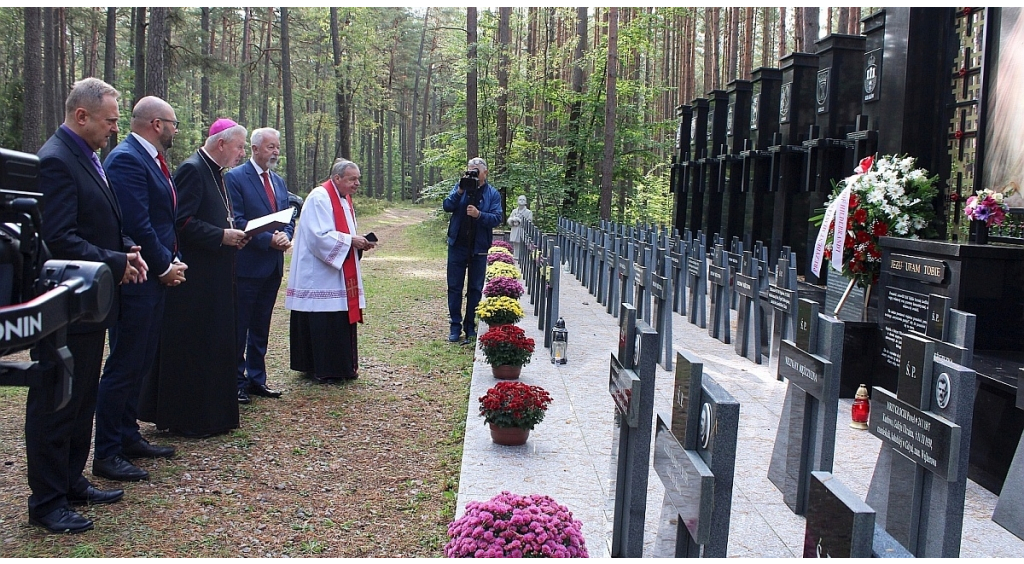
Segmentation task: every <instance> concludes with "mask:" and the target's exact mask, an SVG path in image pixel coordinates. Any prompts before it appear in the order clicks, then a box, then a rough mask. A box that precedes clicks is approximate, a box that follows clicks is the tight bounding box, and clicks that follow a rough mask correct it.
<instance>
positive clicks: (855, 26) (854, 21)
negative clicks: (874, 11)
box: [846, 7, 860, 35]
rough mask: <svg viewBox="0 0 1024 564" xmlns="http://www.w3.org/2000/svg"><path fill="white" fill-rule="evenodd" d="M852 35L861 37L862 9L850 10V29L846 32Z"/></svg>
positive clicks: (854, 8)
mask: <svg viewBox="0 0 1024 564" xmlns="http://www.w3.org/2000/svg"><path fill="white" fill-rule="evenodd" d="M846 33H849V34H850V35H860V8H859V7H853V8H850V29H849V30H848V31H847V32H846Z"/></svg>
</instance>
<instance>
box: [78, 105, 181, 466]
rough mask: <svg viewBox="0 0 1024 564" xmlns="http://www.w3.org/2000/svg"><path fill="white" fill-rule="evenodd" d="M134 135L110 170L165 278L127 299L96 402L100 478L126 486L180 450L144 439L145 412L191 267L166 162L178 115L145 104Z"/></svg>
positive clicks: (129, 291)
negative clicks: (183, 254)
mask: <svg viewBox="0 0 1024 564" xmlns="http://www.w3.org/2000/svg"><path fill="white" fill-rule="evenodd" d="M131 128H132V132H131V134H130V135H128V137H126V138H125V140H124V142H122V143H121V144H120V145H118V146H117V147H116V148H115V149H114V150H113V151H111V152H110V154H109V155H107V159H106V161H105V163H104V164H105V166H106V171H107V178H108V179H109V180H110V185H111V186H112V187H113V188H114V192H115V193H117V199H118V201H119V202H120V203H121V211H122V212H123V213H124V232H125V233H126V234H127V235H128V236H129V237H131V238H132V240H134V241H135V242H137V243H139V244H141V246H142V257H143V258H144V259H145V260H146V263H147V264H148V265H149V267H150V268H151V269H152V272H153V274H155V275H157V276H152V277H150V278H149V279H148V280H146V282H144V283H142V284H136V285H134V286H130V287H127V288H125V289H124V290H122V292H121V317H120V318H119V319H118V320H117V323H115V324H114V326H113V327H111V328H110V356H109V357H107V363H106V364H105V365H104V367H103V378H102V379H101V380H100V386H99V394H98V397H97V402H96V450H95V452H94V453H93V463H92V473H93V474H94V475H96V476H102V477H104V478H108V479H111V480H121V481H137V480H144V479H146V478H148V477H149V472H147V471H145V470H143V469H142V468H139V467H138V466H136V465H135V464H133V463H132V462H131V460H132V459H135V458H157V457H170V456H173V455H174V448H172V447H166V446H157V445H152V444H150V443H149V442H148V441H147V440H146V439H144V438H142V435H141V434H140V433H139V423H138V421H137V408H138V401H139V389H140V386H141V384H142V378H143V376H144V375H145V374H146V373H147V372H149V371H150V370H152V368H153V361H154V360H155V359H156V348H157V343H159V339H160V326H161V323H162V320H163V311H164V294H165V291H166V289H167V288H168V287H175V286H178V285H179V284H181V283H183V282H184V281H185V269H186V268H188V267H187V266H186V265H185V264H184V263H183V262H181V261H180V260H178V258H177V239H176V235H175V230H174V220H175V212H176V208H177V194H176V193H175V190H174V185H173V184H172V183H171V176H170V171H169V170H168V169H167V161H166V158H165V156H164V155H165V154H166V151H167V149H169V148H170V147H171V143H172V141H173V139H174V136H175V135H176V134H177V132H178V121H177V117H176V116H175V113H174V108H172V107H171V106H170V104H168V103H167V102H165V101H163V100H161V99H160V98H156V97H154V96H147V97H145V98H142V99H141V100H139V101H138V103H137V104H135V108H134V109H133V110H132V121H131Z"/></svg>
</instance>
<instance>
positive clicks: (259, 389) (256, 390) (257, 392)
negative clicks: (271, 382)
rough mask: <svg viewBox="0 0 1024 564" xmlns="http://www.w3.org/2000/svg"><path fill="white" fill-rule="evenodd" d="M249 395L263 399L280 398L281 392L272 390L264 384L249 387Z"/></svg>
mask: <svg viewBox="0 0 1024 564" xmlns="http://www.w3.org/2000/svg"><path fill="white" fill-rule="evenodd" d="M249 395H253V396H260V397H263V398H279V397H281V392H280V391H278V390H271V389H270V388H268V387H267V386H266V385H264V384H258V385H257V384H252V385H250V386H249Z"/></svg>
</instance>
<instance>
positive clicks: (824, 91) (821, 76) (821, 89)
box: [815, 67, 832, 114]
mask: <svg viewBox="0 0 1024 564" xmlns="http://www.w3.org/2000/svg"><path fill="white" fill-rule="evenodd" d="M831 73H832V68H831V67H829V68H824V69H821V70H819V71H818V80H817V88H816V89H815V102H817V106H816V107H817V112H818V113H819V114H824V113H826V112H828V101H829V95H828V89H829V75H830V74H831Z"/></svg>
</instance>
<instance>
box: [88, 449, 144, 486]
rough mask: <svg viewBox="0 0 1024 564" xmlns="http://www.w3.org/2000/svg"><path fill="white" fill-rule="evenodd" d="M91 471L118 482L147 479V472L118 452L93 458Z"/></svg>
mask: <svg viewBox="0 0 1024 564" xmlns="http://www.w3.org/2000/svg"><path fill="white" fill-rule="evenodd" d="M92 473H93V475H95V476H99V477H101V478H106V479H108V480H117V481H119V482H138V481H140V480H148V479H149V472H146V471H145V470H143V469H142V468H139V467H138V466H136V465H134V464H132V463H131V462H128V459H126V458H125V457H124V456H121V455H120V454H115V455H114V456H111V457H110V458H97V459H95V460H93V461H92Z"/></svg>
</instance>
